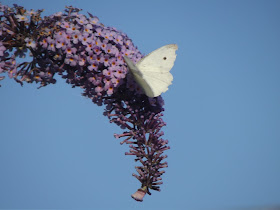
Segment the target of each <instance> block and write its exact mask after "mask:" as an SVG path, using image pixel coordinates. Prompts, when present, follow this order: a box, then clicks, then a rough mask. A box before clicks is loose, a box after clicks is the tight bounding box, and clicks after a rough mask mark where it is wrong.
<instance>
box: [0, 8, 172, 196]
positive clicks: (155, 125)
mask: <svg viewBox="0 0 280 210" xmlns="http://www.w3.org/2000/svg"><path fill="white" fill-rule="evenodd" d="M8 10H9V11H13V12H7V11H8ZM19 11H20V9H19V6H17V5H14V7H12V8H8V7H7V6H4V5H1V4H0V12H1V13H3V14H2V17H4V18H3V19H1V20H0V22H1V25H5V27H2V28H0V40H5V41H0V73H1V74H3V73H6V74H8V76H9V77H10V78H13V79H14V80H15V81H16V82H18V83H20V84H21V85H23V82H28V83H32V82H35V83H39V84H40V87H44V86H46V85H49V84H55V83H56V80H55V79H54V76H55V75H56V74H58V75H61V76H62V78H63V79H65V80H66V82H67V83H69V84H71V85H72V87H81V88H82V89H83V94H82V95H83V96H85V97H88V98H89V99H91V100H92V102H93V103H95V104H97V105H99V106H101V105H104V106H105V111H104V115H105V116H107V117H108V118H109V120H110V122H111V123H115V124H117V125H118V126H120V128H122V129H124V130H125V131H124V132H123V133H122V134H115V137H116V138H122V139H124V140H122V141H121V144H124V143H125V144H128V145H129V152H127V153H126V155H132V156H134V158H135V161H136V162H137V163H139V165H140V166H137V167H136V171H137V173H138V174H133V176H134V177H135V178H136V179H138V180H139V182H140V183H141V188H140V189H138V190H137V191H136V193H134V194H133V195H132V197H133V198H134V199H135V200H137V201H143V197H144V196H145V195H146V194H149V195H150V194H151V192H150V190H156V191H160V185H161V184H162V182H161V181H160V180H161V176H162V174H163V173H164V171H163V170H162V169H163V168H166V167H167V163H166V162H163V160H164V159H165V158H166V157H167V156H166V155H164V154H163V153H164V151H165V150H167V149H169V146H167V143H168V141H167V140H163V139H162V136H163V132H161V128H162V127H163V126H165V125H166V123H165V122H164V121H163V120H162V116H163V114H162V112H163V110H164V109H163V104H164V103H163V99H162V98H161V97H160V96H159V97H156V98H149V97H147V96H146V95H145V94H143V91H142V89H141V87H140V86H139V85H138V84H137V83H136V82H135V81H134V79H133V77H132V76H131V74H130V73H129V70H128V67H127V65H126V63H125V62H124V61H123V56H124V55H126V56H129V57H130V58H131V59H132V61H134V62H137V61H139V60H140V59H141V58H142V57H143V55H142V54H141V52H140V51H139V50H138V49H137V47H135V46H134V44H133V43H132V41H131V39H129V38H128V37H127V35H126V34H124V33H123V32H120V31H118V30H117V29H115V28H112V27H106V26H104V25H103V24H102V23H100V22H99V19H98V18H97V17H96V16H93V15H91V14H89V16H90V17H86V16H85V15H82V14H79V11H80V9H78V8H73V7H67V9H66V10H65V12H63V13H62V12H59V13H56V14H54V15H51V16H49V17H47V18H41V19H40V18H38V20H39V21H38V23H36V24H35V23H34V22H33V23H31V22H30V19H32V17H30V16H38V17H39V16H40V15H41V13H42V10H38V11H33V10H30V11H29V12H26V15H27V16H29V17H28V18H27V17H26V15H23V14H20V12H19ZM21 22H24V23H25V24H19V23H21ZM34 25H35V26H34ZM28 27H29V30H31V31H32V35H33V36H32V37H31V36H30V34H28V33H26V31H27V29H28ZM18 35H20V36H18ZM21 37H24V39H22V38H21ZM23 40H24V41H23ZM26 47H27V48H29V49H30V53H31V55H32V57H33V60H32V61H31V62H25V63H24V62H22V63H19V64H17V63H16V60H15V57H19V56H21V55H23V54H25V51H23V50H22V49H25V48H26ZM13 50H14V51H13ZM8 51H9V52H8ZM2 79H4V76H1V77H0V80H2Z"/></svg>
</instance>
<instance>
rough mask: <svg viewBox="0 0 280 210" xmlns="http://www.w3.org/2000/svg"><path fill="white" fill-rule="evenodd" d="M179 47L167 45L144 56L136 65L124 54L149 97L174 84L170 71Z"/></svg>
mask: <svg viewBox="0 0 280 210" xmlns="http://www.w3.org/2000/svg"><path fill="white" fill-rule="evenodd" d="M177 49H178V47H177V45H175V44H170V45H165V46H163V47H161V48H159V49H157V50H155V51H153V52H151V53H150V54H148V55H147V56H145V57H144V58H142V59H141V60H140V61H139V62H138V63H137V64H136V65H134V63H133V62H132V61H131V60H130V59H129V58H128V57H126V56H124V60H125V62H126V63H127V65H128V67H129V69H130V70H131V72H132V74H133V76H134V79H135V80H136V82H137V83H138V84H139V85H140V86H141V87H142V89H143V90H144V92H145V94H146V95H147V96H148V97H157V96H159V95H160V94H161V93H163V92H166V91H167V90H168V86H169V85H171V84H172V80H173V76H172V75H171V74H170V72H169V71H170V70H171V68H172V67H173V65H174V61H175V59H176V54H175V51H176V50H177Z"/></svg>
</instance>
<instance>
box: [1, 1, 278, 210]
mask: <svg viewBox="0 0 280 210" xmlns="http://www.w3.org/2000/svg"><path fill="white" fill-rule="evenodd" d="M2 3H3V4H8V5H10V6H11V5H12V3H17V4H20V5H22V6H24V7H26V8H28V9H32V8H33V9H45V12H44V14H45V15H50V14H53V13H55V12H58V11H62V10H63V9H64V6H65V5H73V6H76V7H79V8H82V9H83V10H84V12H87V11H89V12H91V13H92V14H94V15H96V16H98V17H99V18H100V21H101V22H102V23H103V24H105V25H107V26H113V27H116V28H117V29H119V30H122V31H123V32H125V33H127V34H128V36H129V37H130V38H131V39H132V40H133V42H134V44H135V45H136V46H138V48H139V49H140V51H141V52H142V53H145V54H147V53H149V52H151V51H152V50H154V49H156V48H158V47H161V46H163V45H165V44H170V43H176V44H178V46H179V50H178V51H177V55H178V56H177V60H176V62H175V66H174V68H173V69H172V71H171V72H172V74H173V76H174V81H173V85H172V86H171V87H170V88H169V91H168V92H166V93H165V94H163V98H164V100H165V108H166V111H165V116H164V119H165V121H166V122H167V127H166V128H165V129H164V132H165V138H166V139H169V142H170V146H171V150H169V151H168V152H167V154H168V156H169V157H168V163H169V167H168V168H167V170H166V174H165V175H164V176H163V182H164V184H163V186H162V191H161V192H160V193H158V192H153V194H152V196H148V195H146V197H145V199H144V202H143V203H138V202H135V201H134V200H132V199H131V198H130V195H131V194H132V193H134V192H135V191H136V190H137V188H138V187H140V186H139V184H140V183H139V182H138V181H137V180H136V179H135V178H134V177H132V175H131V174H132V173H134V171H135V169H134V166H135V163H134V160H133V157H131V156H125V155H124V152H126V151H127V150H128V147H127V146H126V145H123V146H120V145H119V140H117V139H114V137H113V134H114V133H120V132H121V130H120V128H119V127H117V126H115V125H113V124H110V123H109V122H108V119H107V118H106V117H104V116H103V115H102V112H103V108H102V107H97V106H96V105H95V104H93V103H91V101H90V100H89V99H86V98H83V97H82V96H81V95H80V93H81V89H79V88H75V89H72V88H71V87H70V86H69V85H67V84H66V83H65V81H64V80H62V79H59V80H58V82H57V84H56V85H49V86H47V87H45V88H41V89H40V90H37V89H36V87H38V85H35V84H34V85H30V84H25V85H24V87H20V85H19V84H17V83H16V82H14V81H13V80H10V79H9V78H7V79H5V80H3V81H2V82H1V84H2V87H1V88H0V94H1V103H0V113H1V118H0V131H1V140H0V167H1V174H0V208H17V209H19V208H27V209H31V208H36V209H38V208H75V209H84V208H89V209H192V210H195V209H226V208H251V207H264V206H266V207H267V206H268V207H273V206H278V207H279V206H280V181H279V177H280V152H279V150H280V82H279V80H280V26H279V20H280V12H279V11H280V1H278V0H263V1H260V0H251V1H249V0H227V1H223V0H212V1H206V0H205V1H202V0H199V1H194V0H192V1H188V0H187V1H183V0H182V1H180V0H172V1H165V0H161V1H159V0H142V1H131V0H129V1H128V0H124V1H123V0H120V1H114V0H107V1H89V0H88V1H85V0H84V1H83V0H81V1H76V0H75V1H74V0H67V1H66V0H63V1H62V0H56V1H55V0H48V1H38V0H26V1H20V0H17V1H15V0H4V1H2Z"/></svg>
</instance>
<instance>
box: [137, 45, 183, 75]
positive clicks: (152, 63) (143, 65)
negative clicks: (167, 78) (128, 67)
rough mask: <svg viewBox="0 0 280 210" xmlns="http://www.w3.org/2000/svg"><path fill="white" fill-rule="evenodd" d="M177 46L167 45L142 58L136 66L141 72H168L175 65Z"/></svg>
mask: <svg viewBox="0 0 280 210" xmlns="http://www.w3.org/2000/svg"><path fill="white" fill-rule="evenodd" d="M177 49H178V46H177V45H176V44H169V45H165V46H163V47H161V48H159V49H157V50H155V51H153V52H151V53H150V54H148V55H146V56H145V57H144V58H142V59H141V60H140V61H139V62H138V63H137V64H136V66H137V67H138V69H139V71H140V72H148V71H152V72H166V71H170V69H171V68H172V67H173V65H174V61H175V59H176V53H175V51H176V50H177Z"/></svg>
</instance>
